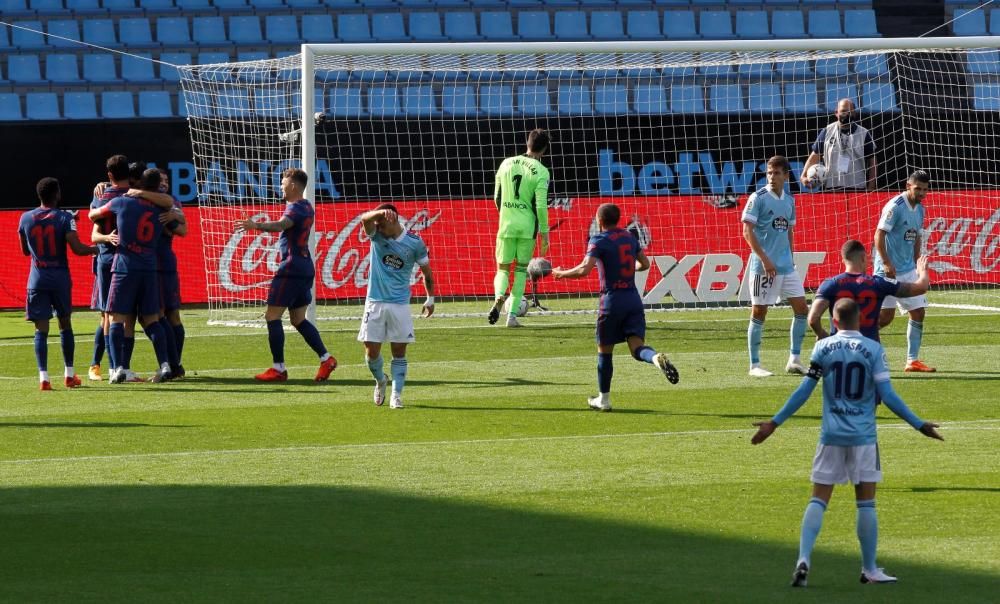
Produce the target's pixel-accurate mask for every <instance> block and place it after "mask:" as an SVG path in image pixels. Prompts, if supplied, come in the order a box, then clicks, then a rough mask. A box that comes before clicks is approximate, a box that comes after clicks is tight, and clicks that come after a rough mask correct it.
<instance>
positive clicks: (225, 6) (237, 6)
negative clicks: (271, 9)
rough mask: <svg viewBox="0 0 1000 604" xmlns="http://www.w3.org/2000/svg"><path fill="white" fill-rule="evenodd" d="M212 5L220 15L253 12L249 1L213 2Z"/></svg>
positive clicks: (213, 0) (229, 0)
mask: <svg viewBox="0 0 1000 604" xmlns="http://www.w3.org/2000/svg"><path fill="white" fill-rule="evenodd" d="M212 5H213V6H214V7H215V8H216V10H218V11H219V13H220V14H228V13H244V12H248V11H250V10H251V7H250V5H248V4H247V0H212Z"/></svg>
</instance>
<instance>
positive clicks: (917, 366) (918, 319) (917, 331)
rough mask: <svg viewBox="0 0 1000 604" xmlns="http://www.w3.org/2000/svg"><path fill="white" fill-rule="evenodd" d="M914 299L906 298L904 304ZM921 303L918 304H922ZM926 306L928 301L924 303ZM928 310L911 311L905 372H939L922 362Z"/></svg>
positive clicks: (907, 330) (912, 309)
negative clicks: (925, 319)
mask: <svg viewBox="0 0 1000 604" xmlns="http://www.w3.org/2000/svg"><path fill="white" fill-rule="evenodd" d="M914 298H924V296H914ZM911 300H913V298H906V299H904V300H902V302H910V301H911ZM920 303H921V302H917V304H920ZM922 304H924V305H926V301H924V302H922ZM925 312H926V308H925V307H924V306H920V307H918V308H911V309H909V313H910V320H909V321H908V322H907V324H906V368H905V369H904V371H908V372H909V371H916V372H920V373H933V372H934V371H937V370H936V369H935V368H934V367H930V366H929V365H927V364H926V363H924V362H923V361H921V360H920V344H921V343H922V342H923V338H924V316H925Z"/></svg>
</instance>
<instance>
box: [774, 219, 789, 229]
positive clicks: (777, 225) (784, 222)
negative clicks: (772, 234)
mask: <svg viewBox="0 0 1000 604" xmlns="http://www.w3.org/2000/svg"><path fill="white" fill-rule="evenodd" d="M771 227H772V228H773V229H774V230H776V231H787V230H788V219H787V218H785V217H784V216H776V217H775V218H774V220H772V221H771Z"/></svg>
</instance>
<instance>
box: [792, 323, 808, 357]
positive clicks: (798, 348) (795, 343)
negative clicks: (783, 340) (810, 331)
mask: <svg viewBox="0 0 1000 604" xmlns="http://www.w3.org/2000/svg"><path fill="white" fill-rule="evenodd" d="M790 333H791V338H792V342H791V343H792V347H791V351H792V355H793V356H795V358H796V360H797V359H798V356H799V355H800V354H802V338H804V337H805V335H806V316H805V315H795V318H794V319H792V330H791V332H790Z"/></svg>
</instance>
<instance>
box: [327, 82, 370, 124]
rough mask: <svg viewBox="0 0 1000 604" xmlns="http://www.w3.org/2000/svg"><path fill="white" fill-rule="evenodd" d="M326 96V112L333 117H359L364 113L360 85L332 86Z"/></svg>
mask: <svg viewBox="0 0 1000 604" xmlns="http://www.w3.org/2000/svg"><path fill="white" fill-rule="evenodd" d="M328 96H329V104H328V106H327V112H328V113H329V114H330V115H332V116H334V117H361V116H362V115H364V114H365V113H364V106H363V104H362V102H361V87H360V86H334V87H333V88H330V91H329V93H328Z"/></svg>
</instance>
